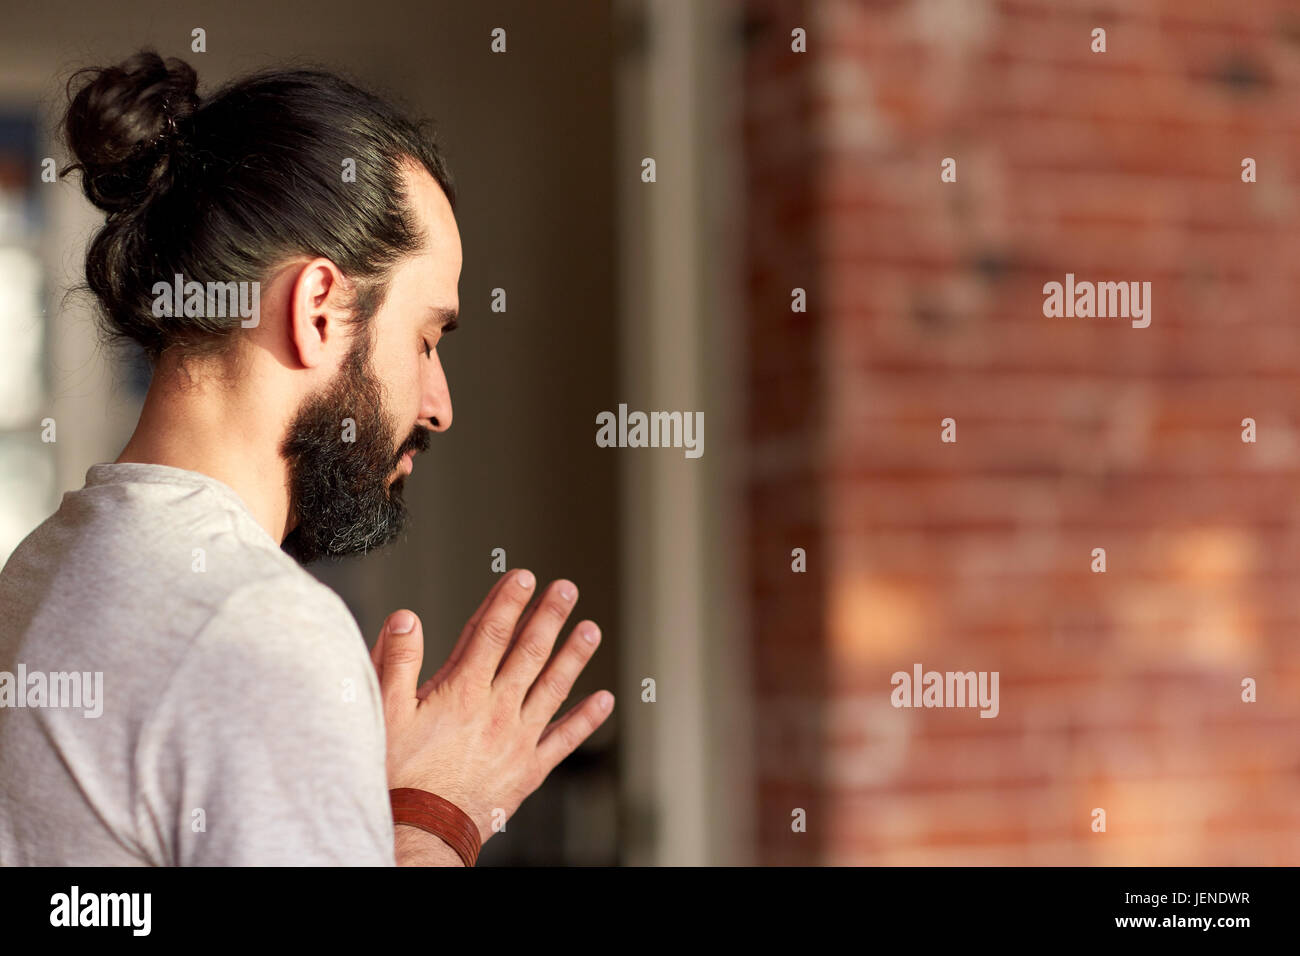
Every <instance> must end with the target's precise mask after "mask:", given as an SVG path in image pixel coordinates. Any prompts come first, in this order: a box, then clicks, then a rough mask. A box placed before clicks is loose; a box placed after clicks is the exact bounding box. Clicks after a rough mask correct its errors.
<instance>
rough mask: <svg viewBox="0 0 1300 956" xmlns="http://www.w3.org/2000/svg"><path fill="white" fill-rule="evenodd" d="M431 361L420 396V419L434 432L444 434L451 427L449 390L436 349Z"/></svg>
mask: <svg viewBox="0 0 1300 956" xmlns="http://www.w3.org/2000/svg"><path fill="white" fill-rule="evenodd" d="M432 359H433V360H432V361H431V362H429V363H428V364H429V371H428V373H427V374H426V375H425V377H424V382H423V389H422V392H421V396H420V417H421V418H422V419H424V420H426V421H428V423H429V427H430V428H432V429H433V430H434V431H436V432H445V431H446V430H447V429H448V428H450V427H451V389H450V388H449V387H448V385H447V376H446V374H444V373H443V370H442V359H440V358H439V357H438V350H437V349H434V351H433V355H432Z"/></svg>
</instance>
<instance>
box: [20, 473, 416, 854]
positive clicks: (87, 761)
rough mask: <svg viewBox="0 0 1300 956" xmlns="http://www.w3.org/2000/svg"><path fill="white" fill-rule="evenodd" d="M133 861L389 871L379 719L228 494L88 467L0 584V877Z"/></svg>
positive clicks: (293, 581)
mask: <svg viewBox="0 0 1300 956" xmlns="http://www.w3.org/2000/svg"><path fill="white" fill-rule="evenodd" d="M101 680H102V684H100V681H101ZM97 687H99V688H101V689H100V690H99V692H97ZM78 695H79V696H78ZM97 711H98V713H96V712H97ZM149 864H153V865H181V866H191V865H199V866H207V865H216V866H224V865H236V866H238V865H285V866H295V865H369V866H376V865H378V866H392V865H394V857H393V822H392V816H391V808H390V804H389V799H388V784H387V775H386V771H385V737H384V720H383V708H382V705H381V702H380V697H379V683H378V681H377V679H376V677H375V671H374V667H373V666H372V664H371V662H370V656H369V654H368V652H367V650H366V644H365V640H364V639H363V638H362V636H361V632H360V631H359V630H358V629H357V625H356V621H355V620H353V618H352V615H351V613H350V612H349V611H348V609H347V606H346V605H345V604H344V603H343V601H342V599H340V598H339V596H338V595H337V594H335V593H334V592H333V591H332V590H330V589H329V588H328V587H326V586H325V585H324V584H321V583H320V582H319V581H317V580H316V579H315V578H313V577H312V576H311V575H310V574H308V573H307V572H306V571H304V570H303V569H302V568H301V567H300V566H299V565H298V564H297V562H295V561H294V560H293V559H292V558H290V557H289V556H288V555H287V554H285V553H284V552H283V551H281V550H280V547H279V544H278V543H277V542H276V541H275V540H274V539H273V538H272V537H271V536H270V535H269V534H267V532H266V530H265V529H264V528H262V527H261V525H259V524H258V523H257V521H256V520H255V519H254V518H253V516H252V514H251V513H250V512H249V510H248V508H247V506H246V505H245V504H244V503H243V501H242V500H241V499H240V498H239V496H238V495H236V493H235V492H234V490H233V489H231V488H230V487H229V486H228V485H225V484H223V483H222V482H219V481H217V480H215V479H213V478H209V477H208V476H206V475H202V474H199V473H197V472H193V471H185V470H182V469H179V468H170V467H166V466H162V465H144V464H105V465H94V466H92V467H91V468H90V470H89V471H88V472H87V473H86V485H85V487H84V488H82V489H80V490H78V491H73V492H69V493H68V494H66V495H64V496H63V501H62V503H61V504H60V506H59V510H58V511H57V512H55V513H54V515H52V516H51V517H50V518H48V519H47V520H46V521H45V522H44V523H43V524H41V525H40V527H38V528H37V529H36V530H35V531H33V532H32V533H31V534H30V535H29V536H28V537H27V538H26V539H25V540H24V541H23V542H22V544H21V545H19V547H18V549H17V550H16V551H15V552H14V553H13V555H12V556H11V557H10V559H9V561H8V563H7V564H6V565H5V567H4V571H3V572H0V865H56V866H57V865H88V866H141V865H149Z"/></svg>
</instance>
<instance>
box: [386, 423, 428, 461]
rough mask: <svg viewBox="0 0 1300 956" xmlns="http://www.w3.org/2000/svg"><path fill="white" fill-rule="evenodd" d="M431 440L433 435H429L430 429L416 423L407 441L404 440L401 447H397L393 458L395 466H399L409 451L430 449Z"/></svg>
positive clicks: (417, 452) (417, 451) (416, 451)
mask: <svg viewBox="0 0 1300 956" xmlns="http://www.w3.org/2000/svg"><path fill="white" fill-rule="evenodd" d="M430 441H431V437H430V435H429V429H427V428H424V427H423V426H420V425H416V426H415V428H413V429H412V430H411V435H410V437H409V438H407V439H406V441H404V442H402V447H401V448H399V449H397V455H396V456H395V457H394V458H393V467H394V468H396V467H397V465H398V464H399V463H400V462H401V460H402V456H403V455H405V454H406V453H407V452H408V451H410V452H415V453H416V454H419V453H420V452H423V451H428V450H429V442H430Z"/></svg>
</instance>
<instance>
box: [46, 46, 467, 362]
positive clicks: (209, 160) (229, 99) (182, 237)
mask: <svg viewBox="0 0 1300 956" xmlns="http://www.w3.org/2000/svg"><path fill="white" fill-rule="evenodd" d="M78 81H82V82H81V85H80V87H79V89H77V91H76V93H75V95H74V93H73V84H74V83H77V82H78ZM197 84H198V77H197V76H196V75H195V72H194V70H193V68H191V67H190V66H189V64H187V63H185V62H184V61H183V60H178V59H175V58H170V59H167V60H163V59H162V57H160V56H159V55H158V54H157V53H155V52H153V51H152V50H143V51H141V52H140V53H137V54H136V55H135V56H132V57H131V58H130V59H128V60H126V61H125V62H123V63H121V64H119V65H118V66H112V67H106V68H102V69H88V70H81V71H79V72H78V73H77V74H75V75H74V76H73V78H72V80H71V81H70V82H69V84H68V95H69V100H70V103H69V106H68V111H67V114H66V116H65V117H64V120H63V128H64V134H65V136H66V139H67V144H68V148H69V150H70V151H71V153H72V155H73V156H74V158H75V160H76V161H75V163H73V164H72V165H71V166H69V167H68V169H66V170H64V172H65V173H66V172H70V171H71V170H73V169H80V170H81V174H82V188H83V190H84V191H85V193H86V196H87V197H88V198H89V199H90V201H91V202H93V203H94V204H95V205H96V206H98V207H99V208H100V209H103V210H104V211H105V212H107V213H108V217H107V221H106V222H105V224H104V227H103V229H101V230H100V231H99V233H98V234H97V235H96V236H95V238H94V240H93V241H92V242H91V244H90V248H89V249H88V251H87V253H86V286H87V287H88V288H89V289H90V291H91V292H93V293H94V294H95V296H96V298H97V299H98V300H99V303H100V305H101V306H102V313H103V316H102V323H101V325H102V331H103V332H104V334H105V336H106V337H107V338H108V339H109V340H110V341H115V342H118V341H122V340H132V341H135V342H137V343H139V344H140V346H141V347H142V348H143V349H144V351H145V353H146V354H147V355H148V356H149V358H150V360H151V361H156V360H157V358H158V356H159V355H160V354H161V353H162V352H163V350H164V349H167V348H171V347H173V346H175V347H178V348H180V349H181V350H182V351H183V352H184V353H185V354H191V353H201V352H212V351H216V350H220V349H221V348H223V347H224V346H225V344H226V343H227V341H228V339H227V335H228V334H229V333H230V332H231V331H232V330H233V329H237V328H239V324H240V318H239V316H237V315H236V316H234V317H228V318H217V317H211V316H205V317H191V318H184V317H177V318H167V317H163V318H159V317H157V316H155V315H154V314H153V302H154V299H155V296H154V293H153V286H154V284H155V283H157V282H160V281H162V282H168V283H170V282H171V281H172V278H173V276H174V275H176V274H177V273H179V274H181V275H182V276H183V277H184V279H185V281H186V282H189V281H198V282H202V283H207V282H231V281H234V282H260V281H264V280H265V279H266V277H267V275H268V272H269V271H270V270H271V269H272V268H273V267H274V266H276V265H277V264H278V263H280V262H283V261H285V260H287V259H289V258H291V257H293V256H295V255H304V254H305V255H311V256H323V257H325V258H328V259H330V260H331V261H332V262H334V263H335V264H336V265H337V266H338V267H339V269H340V270H341V271H342V272H343V274H344V275H345V276H347V277H348V279H349V281H351V282H354V283H355V296H354V298H353V301H352V302H351V306H352V316H351V319H352V321H355V322H362V323H364V322H368V321H369V319H370V318H371V317H372V316H373V315H374V313H375V311H376V310H377V309H378V308H379V307H380V305H382V304H383V298H384V295H385V293H386V291H387V280H388V277H389V275H390V273H391V269H392V267H393V266H394V265H396V264H397V263H398V262H399V261H400V260H402V259H403V258H405V257H406V256H408V255H410V254H412V253H414V252H416V251H417V250H418V249H419V248H420V246H421V244H422V242H423V239H424V237H423V236H422V235H421V234H420V232H419V229H418V225H417V223H416V220H415V218H414V216H413V214H412V212H411V210H410V208H409V205H408V202H407V197H406V195H405V191H404V189H403V183H402V164H403V163H404V162H414V163H415V164H416V165H417V166H423V167H424V169H426V170H428V172H429V173H430V174H431V175H432V176H433V178H434V179H435V180H436V181H437V182H438V184H439V185H440V186H441V187H442V189H443V191H444V192H445V193H446V195H447V200H448V202H449V203H450V204H451V206H452V208H455V204H456V195H455V186H454V184H453V182H452V179H451V174H450V172H449V171H448V169H447V167H446V164H445V162H444V160H443V158H442V156H441V154H440V153H439V150H438V147H437V145H436V143H435V141H434V138H433V136H432V134H431V133H426V131H425V129H424V127H423V126H422V125H421V124H417V123H414V122H412V121H410V120H408V119H407V118H406V117H404V116H402V115H401V114H400V113H398V112H397V110H396V109H394V108H393V107H392V106H390V105H389V104H387V103H385V102H384V101H383V100H381V99H379V98H378V97H376V96H374V95H373V94H371V93H368V92H366V91H364V90H361V89H359V88H357V87H356V86H354V85H353V84H351V83H349V82H347V81H346V80H343V79H341V78H340V77H338V76H335V75H334V74H332V73H328V72H324V71H320V70H269V71H266V72H262V73H257V74H254V75H251V76H248V77H245V78H242V79H239V80H236V81H234V82H232V83H230V84H228V85H227V86H225V87H223V88H222V89H220V90H218V91H217V92H216V93H215V94H213V95H212V96H211V97H210V98H208V99H207V100H205V101H204V102H202V103H200V100H199V96H198V93H197ZM349 159H350V160H353V161H355V166H356V168H355V176H356V181H355V182H344V180H343V171H344V161H345V160H349Z"/></svg>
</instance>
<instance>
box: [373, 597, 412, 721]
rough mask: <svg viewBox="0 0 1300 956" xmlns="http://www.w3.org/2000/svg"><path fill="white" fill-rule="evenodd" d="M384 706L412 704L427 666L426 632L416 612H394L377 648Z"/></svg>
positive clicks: (389, 617) (380, 686)
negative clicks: (421, 669) (422, 667)
mask: <svg viewBox="0 0 1300 956" xmlns="http://www.w3.org/2000/svg"><path fill="white" fill-rule="evenodd" d="M375 650H376V655H377V658H378V668H377V669H378V672H379V688H380V694H381V696H382V697H383V698H384V704H385V705H389V704H393V703H397V702H400V701H406V700H410V699H411V698H412V697H414V696H415V685H416V683H417V682H418V681H419V679H420V667H421V666H422V665H423V664H424V628H423V627H421V626H420V618H419V617H418V616H417V615H416V614H415V612H413V611H407V610H401V611H394V612H393V613H392V614H390V615H388V620H386V621H385V622H384V629H383V631H382V632H381V633H380V635H379V641H378V642H377V643H376V645H375Z"/></svg>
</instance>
